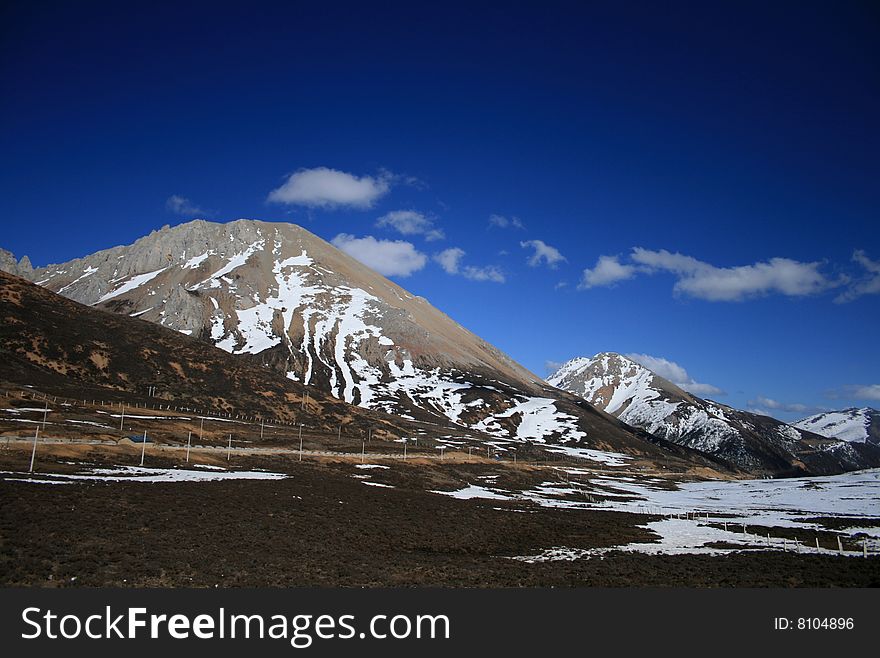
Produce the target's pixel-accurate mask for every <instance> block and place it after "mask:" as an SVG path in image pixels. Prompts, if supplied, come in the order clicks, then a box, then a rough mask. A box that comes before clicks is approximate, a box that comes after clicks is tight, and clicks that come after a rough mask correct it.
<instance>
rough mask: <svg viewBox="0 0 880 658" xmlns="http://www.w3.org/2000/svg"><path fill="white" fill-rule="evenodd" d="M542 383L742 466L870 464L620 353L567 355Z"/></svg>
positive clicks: (839, 445)
mask: <svg viewBox="0 0 880 658" xmlns="http://www.w3.org/2000/svg"><path fill="white" fill-rule="evenodd" d="M547 381H548V383H550V384H552V385H553V386H557V387H559V388H562V389H564V390H566V391H570V392H572V393H574V394H576V395H579V396H581V397H583V398H584V399H585V400H587V401H588V402H590V403H591V404H593V405H595V406H596V407H598V408H599V409H602V410H603V411H606V412H607V413H610V414H612V415H613V416H616V417H617V418H619V419H620V420H622V421H624V422H625V423H627V424H628V425H632V426H633V427H638V428H641V429H644V430H646V431H648V432H650V433H651V434H654V435H655V436H658V437H661V438H664V439H667V440H669V441H672V442H674V443H678V444H680V445H685V446H688V447H690V448H693V449H696V450H699V451H701V452H705V453H708V454H711V455H715V456H718V457H721V458H723V459H726V460H728V461H730V462H732V463H734V464H736V465H737V466H739V467H741V468H744V469H747V470H751V471H755V470H769V471H775V472H780V471H781V472H785V471H792V472H794V471H797V470H798V469H806V470H811V471H814V472H821V471H823V470H825V469H829V470H835V469H837V468H844V469H845V468H854V467H858V466H867V465H869V463H870V458H871V455H867V456H866V455H863V454H862V451H859V450H854V449H853V448H852V446H851V445H849V444H846V443H844V442H841V441H837V440H829V439H826V438H824V437H821V436H818V435H816V434H813V433H811V432H810V431H806V430H802V429H798V428H795V427H792V426H791V425H788V424H786V423H783V422H780V421H778V420H776V419H774V418H770V417H768V416H761V415H758V414H752V413H748V412H745V411H740V410H738V409H734V408H732V407H729V406H727V405H723V404H719V403H717V402H713V401H711V400H703V399H701V398H698V397H696V396H694V395H692V394H690V393H688V392H686V391H684V390H682V389H681V388H679V387H678V386H676V385H675V384H673V383H672V382H670V381H668V380H666V379H664V378H663V377H660V376H659V375H657V374H656V373H654V372H652V371H650V370H648V369H647V368H645V367H644V366H642V365H640V364H638V363H636V362H635V361H632V360H631V359H628V358H626V357H624V356H621V355H620V354H615V353H611V352H604V353H601V354H597V355H596V356H594V357H592V358H587V357H578V358H576V359H572V360H571V361H568V362H567V363H565V364H564V365H563V366H562V367H561V368H559V370H558V371H557V372H555V373H554V374H553V375H551V376H550V377H548V378H547ZM866 459H867V460H868V461H866Z"/></svg>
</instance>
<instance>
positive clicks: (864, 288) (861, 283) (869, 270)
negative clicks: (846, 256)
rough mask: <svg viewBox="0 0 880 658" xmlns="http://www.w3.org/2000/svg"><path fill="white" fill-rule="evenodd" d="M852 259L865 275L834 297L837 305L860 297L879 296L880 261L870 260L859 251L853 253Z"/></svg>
mask: <svg viewBox="0 0 880 658" xmlns="http://www.w3.org/2000/svg"><path fill="white" fill-rule="evenodd" d="M852 259H853V261H854V262H856V263H858V264H859V265H861V266H862V267H863V268H864V270H865V275H864V276H863V277H862V278H861V279H859V280H857V281H854V282H853V283H852V285H850V287H849V288H848V289H847V290H845V291H843V292H842V293H840V294H839V295H838V296H837V297H835V299H834V301H835V302H836V303H838V304H842V303H845V302H851V301H852V300H854V299H856V298H858V297H861V296H862V295H877V294H880V261H876V260H871V259H870V258H868V255H867V254H866V253H865V252H864V251H863V250H861V249H857V250H856V251H854V252H853V256H852Z"/></svg>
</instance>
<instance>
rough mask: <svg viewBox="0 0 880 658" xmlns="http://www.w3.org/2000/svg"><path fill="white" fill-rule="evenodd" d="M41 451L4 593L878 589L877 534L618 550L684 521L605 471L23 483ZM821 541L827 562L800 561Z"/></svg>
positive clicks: (168, 472)
mask: <svg viewBox="0 0 880 658" xmlns="http://www.w3.org/2000/svg"><path fill="white" fill-rule="evenodd" d="M0 441H3V440H2V439H0ZM31 449H32V445H31V444H29V443H27V442H25V441H17V442H16V441H12V442H9V443H8V444H7V443H3V444H0V469H2V470H3V474H2V479H0V500H2V505H0V583H2V585H4V586H16V585H37V586H49V587H54V586H130V587H133V586H159V587H179V586H196V587H214V586H220V587H230V586H232V587H244V586H266V585H268V586H306V585H318V586H452V587H498V586H501V587H519V586H675V585H685V586H742V587H751V586H783V587H785V586H819V587H825V586H876V585H880V556H876V554H875V555H870V554H869V557H868V558H864V557H862V555H861V552H862V544H860V543H859V536H858V535H853V534H852V533H851V532H847V531H846V530H845V528H847V527H850V526H853V525H859V524H860V523H862V524H866V523H875V521H874V520H870V519H868V520H862V521H860V520H858V519H844V520H842V521H841V519H839V518H838V519H836V521H837V523H836V525H837V526H838V528H837V529H835V528H834V527H832V526H834V525H835V523H834V519H828V520H825V521H822V520H821V519H813V521H814V522H817V523H818V524H819V525H817V526H816V527H817V528H819V529H815V530H813V531H811V532H810V533H809V534H806V531H804V530H803V529H800V530H797V529H795V530H792V528H785V527H778V528H767V527H758V526H751V527H748V528H747V532H748V533H749V534H748V535H743V537H744V541H746V540H745V538H746V537H748V538H750V539H749V540H748V541H749V542H751V544H752V546H751V547H749V546H748V545H738V544H732V545H727V544H726V542H724V541H716V542H714V543H711V542H710V543H709V544H708V545H707V546H706V547H704V549H702V550H705V551H706V552H705V553H702V554H677V551H676V550H670V551H669V552H665V551H664V552H662V553H659V554H652V551H651V550H648V551H647V552H646V551H645V550H642V549H639V550H630V549H623V550H620V547H626V546H630V547H631V546H634V545H635V546H644V545H648V546H650V545H651V544H652V543H654V544H655V545H656V542H657V541H658V540H659V539H660V538H659V537H658V535H657V534H656V533H655V532H654V531H652V530H651V529H649V527H650V526H648V524H651V523H673V524H675V523H685V521H683V520H682V518H683V517H682V515H681V514H680V513H675V512H671V511H670V510H666V509H658V508H655V507H644V508H642V507H636V508H635V509H636V510H642V513H640V512H639V511H635V512H624V511H614V510H613V509H600V508H601V507H602V506H606V505H608V504H610V503H611V502H612V501H613V500H614V499H615V497H617V498H618V499H619V497H620V496H621V495H623V494H622V492H621V490H619V489H616V488H615V486H614V485H613V484H608V481H607V479H606V478H609V477H611V476H609V475H608V473H609V471H610V470H611V469H612V467H610V466H608V467H605V468H596V469H594V470H593V471H589V472H588V469H584V468H569V467H564V466H553V465H529V464H522V463H518V464H513V463H511V462H509V461H506V462H497V461H494V460H492V461H490V460H486V459H476V458H473V457H468V456H467V455H457V456H455V455H452V456H449V457H448V458H446V459H444V460H438V459H434V460H429V459H425V458H417V459H409V460H407V461H403V460H402V459H388V458H385V459H383V458H373V459H368V460H366V461H365V463H361V460H360V458H358V457H354V458H352V457H338V456H337V457H317V456H310V457H308V458H306V459H304V460H303V461H299V458H298V455H296V454H283V453H282V454H254V455H247V454H244V455H242V454H237V455H234V456H232V458H231V459H230V460H227V459H226V453H225V452H223V451H222V450H221V451H216V450H215V451H201V452H196V451H194V452H193V454H192V456H191V462H190V463H189V464H186V463H184V454H183V453H182V452H181V451H179V450H178V451H177V452H175V451H169V450H158V449H157V448H156V447H155V446H150V447H148V448H147V450H146V451H145V453H146V455H145V456H146V461H145V467H144V468H143V469H141V468H140V467H139V466H138V464H139V462H140V455H141V446H137V445H119V446H115V447H114V446H104V445H100V446H98V445H77V444H71V443H56V444H40V445H39V454H38V456H39V459H38V461H37V465H36V468H35V474H34V475H29V474H28V473H27V471H28V467H29V460H30V456H31ZM195 464H199V465H195ZM221 469H222V470H221ZM617 477H622V478H623V479H622V480H621V482H624V483H625V482H631V483H632V482H636V483H637V482H638V481H639V476H638V474H636V473H633V472H630V473H628V474H627V475H626V476H617ZM642 477H644V478H646V481H649V480H650V481H651V482H653V483H654V484H655V485H657V486H659V490H660V491H662V490H664V489H668V490H670V491H671V490H672V489H674V488H675V487H674V485H673V484H672V483H671V482H669V483H663V482H660V480H659V479H658V478H656V477H653V476H650V477H649V476H648V475H644V476H642ZM217 478H223V479H217ZM235 478H244V479H235ZM263 478H265V479H263ZM480 483H482V485H485V486H482V485H481V484H480ZM591 483H592V484H594V485H595V486H594V487H593V488H592V493H586V486H587V485H589V484H591ZM554 486H555V487H556V490H554ZM578 486H581V487H583V490H582V491H581V490H579V489H578ZM435 492H446V493H447V494H448V493H453V494H456V495H444V494H443V493H435ZM502 492H508V493H506V494H505V493H502ZM514 492H519V495H518V496H514ZM536 492H537V493H536ZM602 492H604V495H603V493H602ZM471 494H474V495H476V496H478V497H470V495H471ZM538 494H540V495H538ZM569 505H570V507H567V506H569ZM692 515H693V516H694V517H697V520H696V521H694V520H691V521H687V523H689V524H691V525H693V526H694V527H697V524H698V523H699V527H702V528H704V529H705V532H716V531H717V532H719V533H721V532H725V531H722V530H721V527H722V526H723V524H724V523H725V521H724V520H723V519H724V516H723V515H716V514H713V515H712V517H711V518H710V519H707V520H705V521H700V520H699V518H700V514H699V513H697V512H694V513H692ZM645 526H648V527H645ZM733 530H734V528H733V524H732V523H731V526H730V527H729V528H727V531H728V532H727V534H729V535H730V536H734V534H733V533H732V531H733ZM838 531H839V532H838ZM767 532H770V533H771V534H772V540H773V542H774V544H773V546H772V550H766V546H764V542H765V540H764V539H763V535H764V534H766V533H767ZM798 534H800V535H801V536H800V538H799V545H798V547H797V548H796V547H795V545H794V544H793V543H792V541H791V539H792V535H795V536H796V535H798ZM786 536H788V540H789V541H788V543H787V544H786V546H784V547H781V546H779V542H780V541H781V540H782V539H783V538H785V537H786ZM838 536H840V537H842V538H844V539H845V542H844V544H843V549H844V553H843V554H838V553H837V537H838ZM814 540H818V541H819V544H820V549H818V550H817V549H815V548H813V549H812V551H810V550H807V547H809V545H810V544H811V543H812V542H814ZM871 546H872V548H873V544H872V545H871ZM554 547H555V548H556V549H557V553H559V555H556V557H555V558H553V555H554V554H553V552H552V550H551V551H550V552H548V549H553V548H554ZM615 547H617V548H615ZM713 547H714V548H713ZM603 549H612V550H603ZM796 551H797V552H796ZM530 556H531V557H530ZM536 556H537V559H536ZM542 556H543V557H542ZM548 556H549V557H551V558H553V559H547V558H548ZM514 558H518V559H514Z"/></svg>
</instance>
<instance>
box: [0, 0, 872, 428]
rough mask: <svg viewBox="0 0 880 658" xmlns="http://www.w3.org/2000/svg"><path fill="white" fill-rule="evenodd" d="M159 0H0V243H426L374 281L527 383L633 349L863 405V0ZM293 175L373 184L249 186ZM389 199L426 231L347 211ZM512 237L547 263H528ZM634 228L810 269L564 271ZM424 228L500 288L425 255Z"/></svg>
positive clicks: (628, 245)
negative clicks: (261, 237) (279, 231)
mask: <svg viewBox="0 0 880 658" xmlns="http://www.w3.org/2000/svg"><path fill="white" fill-rule="evenodd" d="M175 4H178V3H175ZM179 4H184V5H185V6H183V7H180V6H175V5H162V4H161V3H157V2H150V3H142V4H137V3H113V4H103V3H89V2H84V3H64V4H57V5H53V4H48V3H39V4H38V3H30V2H27V3H18V4H14V3H4V5H3V8H2V9H0V12H2V13H0V84H2V93H0V217H2V218H3V227H4V228H3V236H2V241H0V246H3V247H5V248H7V249H9V250H11V251H13V252H14V253H15V254H16V255H18V256H21V255H24V254H28V255H29V256H30V257H31V259H32V260H33V262H34V263H35V264H37V265H44V264H48V263H50V262H61V261H64V260H67V259H70V258H73V257H76V256H81V255H84V254H87V253H90V252H93V251H96V250H98V249H101V248H106V247H110V246H113V245H116V244H122V243H129V242H131V241H133V240H134V239H136V238H137V237H139V236H141V235H143V234H146V233H148V232H149V231H150V230H152V229H154V228H159V227H161V226H162V225H163V224H175V223H179V222H182V221H186V220H188V219H191V218H192V217H193V216H195V215H196V214H198V215H200V216H208V217H209V218H212V219H214V220H217V221H228V220H231V219H235V218H239V217H252V218H261V219H266V220H276V221H293V222H296V223H300V224H302V225H304V226H305V227H306V228H308V229H310V230H312V231H313V232H315V233H317V234H318V235H320V236H322V237H324V238H325V239H328V240H330V239H332V238H333V237H334V236H336V235H337V234H339V233H349V234H352V235H354V236H356V237H358V238H360V237H364V236H375V237H376V238H377V239H379V240H406V241H408V242H411V243H412V244H413V245H414V248H415V249H417V250H418V251H419V252H422V253H424V254H425V255H426V256H428V257H429V261H428V263H427V264H426V265H425V266H424V267H423V268H422V269H420V270H418V271H416V272H414V273H413V274H411V275H410V276H408V277H395V279H396V280H397V281H398V282H399V283H401V284H403V285H404V286H405V287H407V288H409V289H410V290H412V291H413V292H414V293H417V294H421V295H424V296H426V297H427V298H428V299H429V300H430V301H431V302H432V303H434V304H435V305H436V306H438V307H439V308H441V309H443V310H444V311H446V312H447V313H449V314H450V315H451V316H452V317H453V318H455V319H456V320H458V321H459V322H461V323H462V324H464V325H465V326H467V327H468V328H470V329H472V330H474V331H475V332H477V333H478V334H480V335H482V336H483V337H485V338H486V339H487V340H489V341H490V342H492V343H494V344H496V345H497V346H498V347H500V348H501V349H503V350H505V351H507V352H508V353H510V354H511V355H512V356H513V357H514V358H516V359H518V360H519V361H521V362H522V363H523V364H525V365H526V366H527V367H529V368H531V369H532V370H534V371H535V372H537V373H538V374H541V375H543V374H545V362H547V361H562V360H565V359H567V358H570V357H573V356H576V355H580V354H593V353H595V352H598V351H603V350H613V351H619V352H626V353H628V352H638V353H643V354H648V355H652V356H655V357H662V358H665V359H668V360H671V361H674V362H676V363H678V364H679V365H681V366H682V367H684V368H686V369H687V371H688V373H689V374H690V376H691V377H692V378H693V379H694V380H697V381H698V382H701V383H707V384H711V385H713V386H715V387H718V388H720V389H723V390H724V391H725V392H726V395H724V396H720V397H718V398H717V399H719V400H722V401H725V402H727V403H729V404H733V405H736V406H741V407H748V406H751V407H760V408H765V409H768V408H769V406H768V405H769V403H767V402H766V401H763V402H760V401H758V398H759V397H765V398H772V399H773V400H776V401H777V402H779V403H780V404H789V405H790V404H801V405H804V406H805V407H840V406H845V405H850V404H860V405H862V404H866V403H870V404H873V405H874V406H878V405H880V402H878V401H877V399H876V398H875V399H874V400H871V399H870V398H871V395H872V391H873V393H876V390H874V389H867V388H866V387H868V386H871V385H878V384H880V349H878V344H877V343H878V341H877V336H878V323H880V295H878V294H875V293H869V294H862V295H858V296H855V295H850V296H849V297H848V299H849V301H847V302H846V303H834V301H833V300H835V299H836V298H838V297H839V296H840V295H841V294H844V295H845V294H846V291H847V290H848V289H852V286H853V285H862V286H863V287H862V288H861V290H863V291H872V290H874V288H877V289H878V290H880V286H878V285H875V284H874V283H872V278H871V277H872V273H871V271H870V269H868V268H866V267H865V266H864V265H861V264H859V263H857V262H854V261H852V256H853V252H854V251H855V250H863V251H864V252H865V255H866V257H867V258H868V259H869V260H868V261H867V262H868V265H871V266H873V265H872V264H876V263H877V261H880V232H878V192H880V189H878V187H880V155H878V154H880V133H878V129H877V125H878V124H880V122H878V120H877V117H880V10H878V5H877V4H876V3H869V2H867V3H845V2H839V3H802V2H798V3H754V4H750V3H745V2H731V3H727V4H721V5H720V6H716V5H718V4H719V3H692V4H678V3H671V4H670V5H666V4H665V3H602V4H597V5H593V6H589V4H588V3H547V2H540V3H537V2H536V3H534V4H533V5H532V6H531V7H527V6H519V5H517V6H516V7H514V6H512V3H497V4H489V3H482V4H481V6H480V7H479V8H475V7H473V6H472V5H473V4H475V3H466V4H460V5H455V4H454V3H439V4H438V5H437V6H435V7H430V6H419V4H420V3H401V4H396V5H395V4H387V3H382V4H379V3H363V2H361V3H352V4H347V3H290V2H286V3H277V4H273V3H260V2H251V3H235V4H224V3H210V4H198V3H179ZM412 4H416V6H411V5H412ZM321 5H329V6H327V7H322V6H321ZM377 5H378V6H377ZM710 5H711V6H710ZM316 167H328V168H332V169H335V170H338V171H341V172H346V173H350V174H351V175H353V176H358V177H362V176H372V177H380V176H381V175H382V172H383V171H387V172H391V173H393V174H394V178H393V179H392V180H391V182H390V183H391V188H390V191H389V192H388V193H387V194H385V195H383V196H381V198H379V199H377V200H376V201H375V203H374V204H373V205H372V207H370V208H346V207H337V208H332V209H327V208H314V207H311V208H310V207H304V206H302V205H284V204H277V203H268V202H267V196H268V194H269V192H270V191H271V190H273V189H275V188H277V187H279V186H280V185H281V184H282V183H283V182H284V180H285V178H286V176H288V175H289V174H291V173H292V172H295V171H297V170H300V169H309V168H316ZM409 177H413V178H416V179H417V181H418V183H417V184H412V183H411V182H410V183H407V182H406V180H407V178H409ZM171 195H180V196H182V197H186V198H187V199H188V200H189V201H190V203H191V204H192V205H193V206H195V207H197V208H198V209H200V210H202V211H203V212H199V213H195V212H183V214H175V213H174V212H171V211H170V210H169V209H168V208H167V206H166V202H167V199H168V198H169V197H170V196H171ZM394 210H413V211H417V212H420V213H422V214H424V215H427V216H429V217H430V218H431V219H432V220H433V222H434V224H435V226H436V227H438V228H440V229H442V231H443V232H444V233H445V235H446V238H445V239H444V240H438V241H432V242H427V241H426V240H425V239H424V236H419V235H416V236H412V235H410V236H403V235H400V234H399V233H396V232H394V231H393V230H391V229H389V228H387V227H385V228H382V227H376V226H375V223H376V221H377V219H378V218H379V217H380V216H382V215H384V214H386V213H387V212H389V211H394ZM493 214H497V215H502V216H505V217H508V218H511V217H514V216H515V217H517V218H519V219H520V220H521V222H522V224H523V226H524V228H522V229H519V228H513V227H508V228H507V229H503V228H499V227H490V226H489V217H490V216H491V215H493ZM535 239H537V240H542V241H543V242H544V243H546V244H548V245H551V246H552V247H554V248H556V249H557V250H558V251H559V252H560V253H561V254H562V256H564V257H565V259H566V260H565V261H564V262H560V263H558V264H557V267H556V268H555V269H554V268H550V267H547V265H546V264H543V263H542V264H541V265H539V266H537V267H531V266H529V265H528V264H527V262H526V259H527V257H528V256H529V254H530V253H531V251H530V250H529V249H526V248H523V247H521V246H520V243H521V242H523V241H529V240H535ZM633 247H643V248H645V249H648V250H651V251H658V250H662V249H665V250H668V251H670V252H674V253H675V252H679V253H681V254H684V255H686V256H690V257H693V258H695V259H698V260H699V261H702V262H704V263H707V264H709V266H714V267H715V268H730V267H736V266H748V265H754V264H756V263H762V262H767V261H769V259H772V258H787V259H790V260H792V261H797V262H798V263H801V264H805V263H819V264H818V265H814V266H805V267H807V269H809V267H812V271H814V272H818V273H819V276H820V280H819V282H818V284H816V285H815V286H814V287H813V288H811V289H809V290H807V292H809V294H791V291H789V293H788V294H787V293H786V292H784V291H781V290H780V289H779V288H778V287H776V288H773V287H771V288H770V289H769V290H766V289H754V290H751V289H747V290H745V291H744V292H743V294H742V295H740V296H739V297H738V298H737V300H736V301H712V300H710V299H707V298H706V295H703V296H702V297H701V296H699V295H696V296H695V295H693V294H688V293H686V292H678V293H676V292H674V291H673V286H674V285H675V281H676V275H675V274H674V273H672V272H670V271H669V270H663V269H662V268H660V269H658V268H657V267H655V268H654V269H653V270H652V271H651V272H646V271H642V270H640V269H637V270H632V271H631V278H629V279H626V280H619V281H617V282H614V283H611V284H610V285H607V286H606V285H597V286H594V287H590V288H588V289H580V290H579V289H578V283H579V282H580V281H581V279H582V276H583V271H584V270H585V269H586V268H593V267H594V266H595V265H596V262H597V259H598V258H599V257H600V256H616V257H617V258H618V262H619V263H620V264H621V265H622V266H623V267H624V268H626V267H630V268H634V267H639V264H637V263H634V262H633V261H632V260H631V258H630V251H631V249H632V248H633ZM449 248H460V249H463V250H464V251H465V252H466V255H465V256H464V257H463V259H462V261H461V263H462V266H466V265H473V266H478V267H485V266H495V267H497V268H499V271H501V272H502V273H503V275H504V278H505V282H504V283H498V282H493V281H475V280H469V279H467V278H466V277H464V276H462V275H461V274H458V275H450V274H447V273H445V272H444V271H443V269H441V267H440V266H439V265H438V264H437V263H436V262H434V261H433V260H430V257H431V256H432V255H433V254H435V253H437V252H439V251H441V250H444V249H449ZM713 272H716V271H715V270H710V272H709V274H712V273H713ZM722 274H723V272H722ZM734 274H736V275H737V276H738V275H739V274H744V275H746V276H747V275H748V272H741V271H740V272H738V273H737V272H735V273H734ZM679 276H680V275H679ZM873 276H874V277H876V276H877V273H876V272H874V273H873ZM841 277H849V279H850V280H851V281H852V282H855V283H852V282H851V283H849V284H844V283H843V281H842V279H841ZM562 283H564V284H565V285H564V286H562V287H559V284H562ZM814 283H816V282H814ZM875 283H876V282H875ZM826 288H827V289H826ZM858 387H861V390H859V388H858ZM878 388H880V387H878ZM829 396H837V397H829ZM878 397H880V395H878ZM773 411H774V413H776V414H777V415H779V416H780V417H783V418H786V419H788V418H794V417H798V416H801V415H804V414H803V413H800V412H799V411H792V412H789V413H786V412H785V411H784V410H783V409H782V408H779V409H773Z"/></svg>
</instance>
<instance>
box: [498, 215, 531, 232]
mask: <svg viewBox="0 0 880 658" xmlns="http://www.w3.org/2000/svg"><path fill="white" fill-rule="evenodd" d="M493 226H494V227H496V228H517V229H524V228H525V225H524V224H523V223H522V221H521V220H520V218H519V217H505V216H504V215H489V227H490V228H491V227H493Z"/></svg>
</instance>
